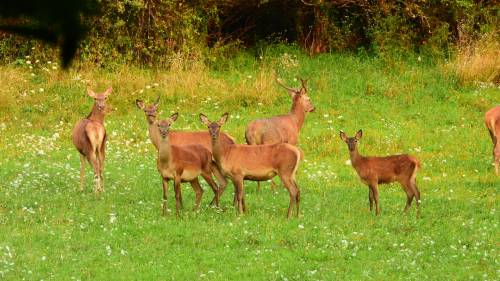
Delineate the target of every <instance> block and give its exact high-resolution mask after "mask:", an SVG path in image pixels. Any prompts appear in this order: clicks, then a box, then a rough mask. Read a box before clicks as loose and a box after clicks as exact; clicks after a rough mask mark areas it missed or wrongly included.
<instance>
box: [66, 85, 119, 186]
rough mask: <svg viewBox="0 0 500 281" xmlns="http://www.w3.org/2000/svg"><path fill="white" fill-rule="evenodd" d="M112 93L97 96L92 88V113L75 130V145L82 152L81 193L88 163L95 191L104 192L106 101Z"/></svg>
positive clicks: (109, 91) (88, 91)
mask: <svg viewBox="0 0 500 281" xmlns="http://www.w3.org/2000/svg"><path fill="white" fill-rule="evenodd" d="M112 91H113V89H112V88H111V87H109V88H108V89H107V90H106V91H105V92H103V93H100V94H97V93H95V92H94V91H92V90H91V89H90V88H89V89H87V94H88V95H89V96H90V97H91V98H93V99H94V106H93V107H92V112H90V114H89V115H88V116H87V117H86V118H85V119H82V120H80V121H78V122H77V123H76V124H75V127H74V128H73V133H72V140H73V144H74V145H75V147H76V149H77V150H78V152H80V191H83V178H84V176H85V162H86V161H88V162H89V163H90V165H91V166H92V168H93V169H94V180H95V188H94V191H95V192H102V191H104V179H103V176H102V174H103V169H104V158H105V149H106V130H105V129H104V115H105V110H106V99H107V97H108V95H109V94H110V93H111V92H112Z"/></svg>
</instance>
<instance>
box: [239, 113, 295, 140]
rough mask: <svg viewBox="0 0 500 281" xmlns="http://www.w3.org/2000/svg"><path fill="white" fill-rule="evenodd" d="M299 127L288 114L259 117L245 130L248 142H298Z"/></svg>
mask: <svg viewBox="0 0 500 281" xmlns="http://www.w3.org/2000/svg"><path fill="white" fill-rule="evenodd" d="M297 137H298V134H297V128H296V125H295V123H294V122H293V120H292V119H291V118H290V116H288V115H280V116H275V117H271V118H263V119H257V120H254V121H252V122H250V124H248V126H247V129H246V131H245V138H246V141H247V144H252V145H255V144H274V143H290V144H293V145H296V144H297Z"/></svg>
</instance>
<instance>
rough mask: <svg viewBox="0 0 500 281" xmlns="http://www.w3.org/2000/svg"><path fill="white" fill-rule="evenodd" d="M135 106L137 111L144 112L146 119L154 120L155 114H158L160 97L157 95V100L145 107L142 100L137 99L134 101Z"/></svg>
mask: <svg viewBox="0 0 500 281" xmlns="http://www.w3.org/2000/svg"><path fill="white" fill-rule="evenodd" d="M135 104H136V105H137V107H138V108H139V109H141V110H142V111H144V114H146V117H148V118H156V113H157V112H158V105H159V104H160V96H159V95H158V98H157V99H156V101H155V102H154V103H152V104H148V105H146V104H145V103H144V102H143V101H142V100H140V99H137V100H135Z"/></svg>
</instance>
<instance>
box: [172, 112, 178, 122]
mask: <svg viewBox="0 0 500 281" xmlns="http://www.w3.org/2000/svg"><path fill="white" fill-rule="evenodd" d="M177 117H179V113H177V112H176V113H174V114H172V115H170V121H171V122H174V121H175V120H177Z"/></svg>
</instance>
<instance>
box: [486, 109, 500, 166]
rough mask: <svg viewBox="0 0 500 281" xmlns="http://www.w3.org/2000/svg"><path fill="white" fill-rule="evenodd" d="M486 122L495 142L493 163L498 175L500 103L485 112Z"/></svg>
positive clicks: (499, 159)
mask: <svg viewBox="0 0 500 281" xmlns="http://www.w3.org/2000/svg"><path fill="white" fill-rule="evenodd" d="M484 123H485V124H486V128H488V132H489V133H490V137H491V141H492V142H493V163H494V165H495V174H496V175H497V176H498V173H499V172H498V166H499V165H500V142H499V141H498V138H499V137H500V105H498V106H495V107H493V108H492V109H490V110H488V111H487V112H486V113H485V114H484Z"/></svg>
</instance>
